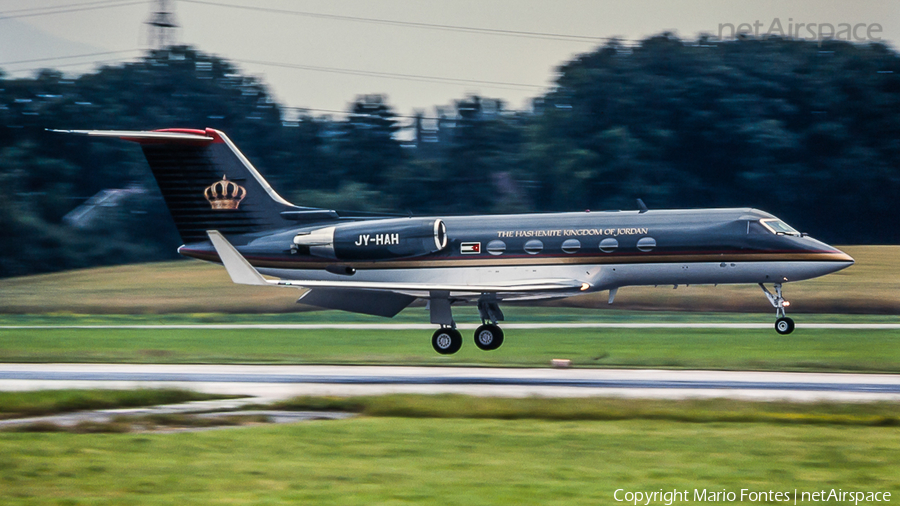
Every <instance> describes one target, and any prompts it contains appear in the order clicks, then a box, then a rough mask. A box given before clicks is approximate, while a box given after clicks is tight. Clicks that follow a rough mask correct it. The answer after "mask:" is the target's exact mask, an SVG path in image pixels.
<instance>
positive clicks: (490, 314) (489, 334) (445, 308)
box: [429, 293, 503, 355]
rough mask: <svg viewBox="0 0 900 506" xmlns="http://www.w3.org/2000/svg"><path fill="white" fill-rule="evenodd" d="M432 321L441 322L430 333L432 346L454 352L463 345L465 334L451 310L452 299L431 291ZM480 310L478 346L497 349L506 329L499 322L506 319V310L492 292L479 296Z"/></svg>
mask: <svg viewBox="0 0 900 506" xmlns="http://www.w3.org/2000/svg"><path fill="white" fill-rule="evenodd" d="M429 309H430V311H431V323H437V324H440V326H441V328H439V329H437V330H436V331H435V332H434V334H433V335H432V336H431V346H433V347H434V351H436V352H438V353H440V354H441V355H451V354H453V353H456V352H457V351H459V349H460V348H461V347H462V335H461V334H460V333H459V331H458V330H456V322H455V321H453V316H452V314H451V310H450V299H449V297H447V298H442V297H440V295H437V296H436V294H434V293H432V297H431V300H430V301H429ZM478 313H479V315H480V316H481V325H480V326H479V327H478V328H477V329H475V346H478V348H479V349H481V350H484V351H490V350H496V349H497V348H499V347H500V345H501V344H503V329H501V328H500V327H499V326H498V325H497V322H498V321H503V311H501V310H500V306H499V305H498V304H497V299H496V297H495V296H494V295H492V294H484V295H482V296H481V298H480V299H478Z"/></svg>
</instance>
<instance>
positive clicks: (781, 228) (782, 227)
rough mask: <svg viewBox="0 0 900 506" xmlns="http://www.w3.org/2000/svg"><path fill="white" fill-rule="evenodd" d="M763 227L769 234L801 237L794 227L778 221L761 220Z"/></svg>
mask: <svg viewBox="0 0 900 506" xmlns="http://www.w3.org/2000/svg"><path fill="white" fill-rule="evenodd" d="M759 222H760V223H762V226H764V227H766V229H767V230H768V231H769V232H772V233H773V234H775V235H795V236H797V237H800V232H797V231H796V230H794V227H792V226H790V225H788V224H787V223H785V222H783V221H781V220H778V219H774V218H772V219H767V220H759Z"/></svg>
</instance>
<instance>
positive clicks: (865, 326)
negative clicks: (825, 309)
mask: <svg viewBox="0 0 900 506" xmlns="http://www.w3.org/2000/svg"><path fill="white" fill-rule="evenodd" d="M773 325H774V319H773V321H772V322H771V323H665V322H663V323H504V324H503V328H505V329H771V328H772V327H773ZM476 327H478V324H475V323H462V324H459V325H458V328H461V329H467V330H472V329H475V328H476ZM434 328H435V326H434V325H433V324H426V323H263V324H228V323H223V324H187V325H0V330H4V329H161V330H162V329H272V330H314V329H339V330H434ZM797 328H798V329H801V328H802V329H840V330H900V323H797Z"/></svg>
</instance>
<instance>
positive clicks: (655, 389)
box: [0, 364, 900, 402]
mask: <svg viewBox="0 0 900 506" xmlns="http://www.w3.org/2000/svg"><path fill="white" fill-rule="evenodd" d="M161 387H167V388H184V389H189V390H196V391H201V392H209V393H222V394H240V395H248V396H255V397H263V398H271V399H278V398H286V397H292V396H299V395H337V396H350V395H381V394H388V393H424V394H436V393H460V394H468V395H479V396H500V397H528V396H542V397H590V396H615V397H633V398H661V399H684V398H732V399H748V400H786V401H809V402H812V401H834V402H867V401H897V400H900V375H891V374H834V373H786V372H742V371H678V370H650V369H515V368H481V367H478V368H475V367H396V366H280V365H275V366H255V365H176V364H165V365H154V364H0V390H5V391H14V390H38V389H60V388H112V389H128V388H161Z"/></svg>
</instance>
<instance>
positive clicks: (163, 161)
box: [55, 128, 854, 354]
mask: <svg viewBox="0 0 900 506" xmlns="http://www.w3.org/2000/svg"><path fill="white" fill-rule="evenodd" d="M55 131H56V132H63V133H69V134H80V135H87V136H91V137H112V138H118V139H124V140H127V141H133V142H136V143H137V144H139V145H140V146H141V148H142V149H143V152H144V155H145V157H146V159H147V162H148V163H149V165H150V169H151V170H152V172H153V175H154V176H155V178H156V181H157V183H158V185H159V188H160V190H161V192H162V195H163V198H164V200H165V202H166V205H167V206H168V208H169V211H170V212H171V215H172V218H173V219H174V221H175V225H176V227H177V228H178V231H179V233H180V234H181V238H182V240H183V242H184V244H183V245H182V246H181V247H179V248H178V252H179V253H180V254H182V255H184V256H187V257H191V258H198V259H201V260H207V261H210V262H217V263H221V264H223V265H224V267H225V270H226V271H227V272H228V274H229V276H230V277H231V279H232V281H233V282H235V283H240V284H246V285H261V286H280V287H290V288H299V289H304V290H305V292H304V293H303V294H302V295H301V296H300V298H299V301H298V302H301V303H303V304H308V305H311V306H316V307H320V308H326V309H339V310H343V311H351V312H355V313H364V314H369V315H378V316H384V317H392V316H394V315H396V314H397V313H399V312H400V311H402V310H403V309H404V308H406V307H407V306H409V305H410V304H411V303H413V302H414V301H415V300H417V299H424V300H425V301H426V303H427V307H428V310H429V313H430V317H431V323H432V324H435V325H438V326H439V328H438V329H437V330H436V331H435V332H434V334H433V335H432V339H431V344H432V346H433V347H434V349H435V350H436V351H437V352H438V353H441V354H452V353H455V352H457V351H458V350H459V349H460V347H461V346H462V342H463V339H462V336H461V334H460V332H459V331H458V330H457V329H456V322H455V320H454V319H453V314H452V306H453V305H458V304H475V305H476V306H477V307H478V312H479V315H480V317H481V326H479V327H478V328H477V329H476V330H475V336H474V340H475V344H476V346H477V347H478V348H480V349H482V350H494V349H497V348H498V347H499V346H500V345H501V344H502V343H503V330H502V329H501V328H500V326H499V325H498V323H499V322H501V321H504V316H503V311H501V309H500V304H501V303H504V302H511V301H535V300H542V299H559V298H565V297H571V296H575V295H582V294H587V293H593V292H598V291H608V292H609V298H608V301H609V303H610V304H612V303H613V300H614V299H615V296H616V292H617V290H618V289H619V288H621V287H624V286H634V285H674V286H678V285H699V284H711V285H712V284H731V283H753V284H757V285H759V286H760V288H762V291H763V293H764V295H765V296H766V298H768V300H769V301H770V302H771V304H772V306H773V307H774V308H775V317H776V320H775V330H776V331H777V332H778V333H779V334H790V333H791V332H792V331H793V330H794V321H793V320H792V319H791V318H789V317H787V315H786V314H785V310H786V309H787V307H788V306H789V303H788V301H786V300H785V299H784V296H783V292H782V287H783V286H784V284H785V283H788V282H794V281H802V280H805V279H810V278H815V277H818V276H823V275H825V274H829V273H832V272H835V271H839V270H841V269H844V268H846V267H849V266H850V265H852V264H853V263H854V260H853V258H851V257H850V256H849V255H847V254H845V253H844V252H842V251H840V250H838V249H837V248H834V247H832V246H829V245H828V244H825V243H823V242H820V241H817V240H815V239H813V238H812V237H809V236H807V235H806V234H805V233H800V232H798V231H797V230H795V229H793V228H792V227H790V226H789V225H787V224H786V223H785V222H783V221H781V220H780V219H778V218H776V217H775V216H773V215H771V214H769V213H766V212H763V211H760V210H757V209H751V208H736V209H690V210H655V209H654V210H650V209H648V208H647V207H646V206H645V205H644V203H643V202H641V201H640V200H638V207H639V209H638V210H635V211H614V212H589V211H585V212H571V213H546V214H511V215H480V216H428V217H418V216H416V217H412V216H410V217H396V216H371V215H361V214H352V213H344V212H338V211H335V210H331V209H321V208H315V207H303V206H297V205H294V204H291V203H290V202H288V201H287V200H285V199H284V198H282V197H281V196H280V195H279V194H278V193H276V191H275V190H274V189H273V188H272V187H271V186H270V185H269V183H267V182H266V180H265V179H264V178H263V176H262V175H261V174H260V173H259V171H257V170H256V168H254V166H253V165H252V164H251V163H250V161H249V160H247V158H246V157H245V156H244V155H243V154H241V152H240V151H239V150H238V149H237V147H236V146H235V145H234V143H233V142H232V141H231V140H230V139H229V138H228V137H227V136H226V135H225V134H224V133H223V132H221V131H218V130H214V129H211V128H207V129H205V130H195V129H164V130H154V131H99V130H64V131H62V130H55ZM766 285H771V286H772V287H773V290H774V293H773V292H772V291H770V290H769V289H768V288H767V286H766Z"/></svg>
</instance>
